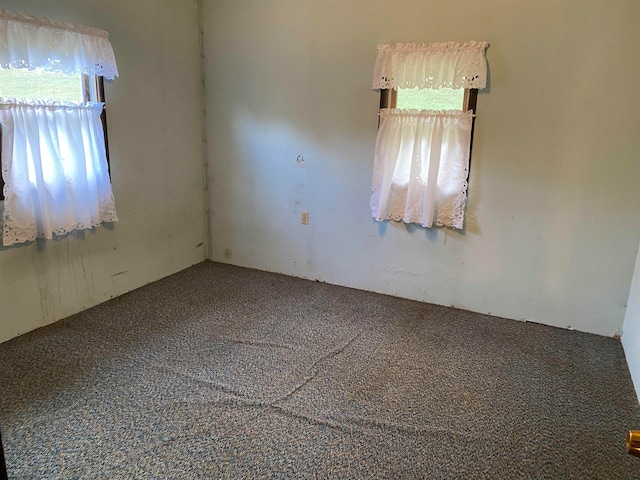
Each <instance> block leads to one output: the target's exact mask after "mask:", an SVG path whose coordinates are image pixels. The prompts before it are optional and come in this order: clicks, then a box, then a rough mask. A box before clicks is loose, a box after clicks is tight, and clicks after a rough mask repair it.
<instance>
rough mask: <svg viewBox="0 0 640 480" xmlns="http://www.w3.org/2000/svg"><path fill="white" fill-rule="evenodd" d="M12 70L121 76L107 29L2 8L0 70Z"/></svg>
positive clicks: (108, 76)
mask: <svg viewBox="0 0 640 480" xmlns="http://www.w3.org/2000/svg"><path fill="white" fill-rule="evenodd" d="M9 67H14V68H28V69H29V70H33V69H34V68H43V69H45V70H47V71H55V72H62V73H66V74H74V73H84V74H87V75H101V76H103V77H105V78H107V79H110V80H113V79H114V78H115V77H117V76H118V68H117V66H116V60H115V57H114V54H113V48H112V47H111V43H110V42H109V34H108V33H107V32H105V31H104V30H99V29H96V28H89V27H85V26H82V25H73V24H70V23H66V22H54V21H51V20H47V19H46V18H36V17H30V16H27V15H23V14H20V13H11V12H8V11H6V10H2V9H0V68H9Z"/></svg>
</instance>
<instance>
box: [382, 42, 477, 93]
mask: <svg viewBox="0 0 640 480" xmlns="http://www.w3.org/2000/svg"><path fill="white" fill-rule="evenodd" d="M488 45H489V44H488V43H487V42H467V43H457V42H441V43H430V44H420V45H419V44H415V43H398V44H396V45H394V46H391V45H386V44H385V45H378V55H377V57H376V66H375V70H374V74H373V89H374V90H376V89H379V88H415V87H418V88H435V89H437V88H442V87H446V88H456V89H457V88H478V89H482V88H485V87H486V84H487V62H486V60H485V56H484V51H485V50H486V48H487V46H488Z"/></svg>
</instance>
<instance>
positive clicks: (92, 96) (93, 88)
mask: <svg viewBox="0 0 640 480" xmlns="http://www.w3.org/2000/svg"><path fill="white" fill-rule="evenodd" d="M82 96H83V101H84V102H96V103H100V102H103V103H105V105H104V107H103V108H102V113H101V114H100V120H101V121H102V130H103V133H104V147H105V154H106V157H107V171H108V172H109V176H111V163H110V162H109V139H108V135H107V108H106V102H105V95H104V77H102V76H101V75H87V74H83V75H82ZM1 154H2V128H0V202H2V201H4V178H3V177H2V169H1V166H2V163H1V162H2V160H1Z"/></svg>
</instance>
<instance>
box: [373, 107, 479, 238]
mask: <svg viewBox="0 0 640 480" xmlns="http://www.w3.org/2000/svg"><path fill="white" fill-rule="evenodd" d="M472 122H473V113H472V112H465V113H463V112H454V111H449V112H430V111H427V110H425V111H418V110H399V109H384V110H382V111H381V112H380V130H379V132H378V139H377V141H376V150H375V161H374V167H373V193H372V196H371V212H372V214H373V217H374V218H375V219H376V220H397V221H403V222H406V223H418V224H420V225H422V226H423V227H431V226H433V225H439V226H450V227H454V228H459V229H461V228H462V227H463V220H464V203H465V197H466V191H467V175H468V173H469V143H470V140H471V125H472Z"/></svg>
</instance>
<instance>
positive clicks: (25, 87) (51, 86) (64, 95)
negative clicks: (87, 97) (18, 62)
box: [0, 68, 84, 102]
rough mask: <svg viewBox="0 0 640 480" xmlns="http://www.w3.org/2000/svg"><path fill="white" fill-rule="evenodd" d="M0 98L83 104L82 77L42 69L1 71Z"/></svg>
mask: <svg viewBox="0 0 640 480" xmlns="http://www.w3.org/2000/svg"><path fill="white" fill-rule="evenodd" d="M0 97H3V98H19V99H22V98H24V99H27V100H36V99H37V100H58V101H61V102H83V101H84V97H83V87H82V75H81V74H79V73H78V74H75V75H65V74H63V73H58V72H46V71H44V70H42V69H36V70H26V69H15V68H10V69H0Z"/></svg>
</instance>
